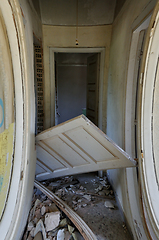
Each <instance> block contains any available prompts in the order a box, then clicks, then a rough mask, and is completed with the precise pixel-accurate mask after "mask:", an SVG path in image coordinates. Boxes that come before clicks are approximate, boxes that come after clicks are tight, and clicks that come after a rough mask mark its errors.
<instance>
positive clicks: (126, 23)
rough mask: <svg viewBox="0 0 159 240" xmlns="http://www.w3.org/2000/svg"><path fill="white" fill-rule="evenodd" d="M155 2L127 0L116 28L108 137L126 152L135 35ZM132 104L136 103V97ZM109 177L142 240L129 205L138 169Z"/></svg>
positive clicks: (109, 78)
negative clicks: (130, 74) (127, 108)
mask: <svg viewBox="0 0 159 240" xmlns="http://www.w3.org/2000/svg"><path fill="white" fill-rule="evenodd" d="M155 3H156V1H155V0H154V1H153V0H152V1H149V0H141V1H138V0H133V1H130V0H127V1H126V2H125V3H124V5H123V8H122V9H121V11H120V13H119V14H118V16H117V18H116V19H115V21H114V23H113V26H112V40H111V48H110V65H109V76H108V100H107V135H108V136H109V137H110V138H111V139H113V140H114V141H115V142H116V143H117V144H118V145H119V146H120V147H122V148H123V149H126V145H129V144H131V138H132V137H133V136H131V137H130V139H128V141H127V142H125V114H126V112H125V107H126V87H127V70H128V63H129V53H130V45H131V39H132V33H133V30H135V28H137V27H138V26H139V25H140V24H141V23H142V21H143V20H144V19H145V18H146V17H147V16H148V15H149V14H150V13H151V11H152V10H153V8H154V6H155ZM132 101H135V97H134V99H133V100H132ZM132 157H135V156H132ZM128 171H131V173H130V172H129V174H128ZM108 174H109V179H110V181H111V183H112V185H113V187H114V190H115V192H116V195H117V197H118V200H119V203H120V205H121V207H122V210H123V212H124V214H125V216H126V218H127V221H128V223H129V225H130V226H131V230H132V232H133V234H134V236H135V239H138V237H136V234H135V230H134V221H135V220H134V219H133V218H132V212H131V210H132V209H131V210H130V205H129V204H130V200H131V199H129V192H130V191H132V189H130V188H129V187H130V186H128V182H130V181H129V176H130V175H131V174H132V175H133V176H136V177H135V178H136V179H137V173H136V171H135V170H125V169H120V170H110V171H108ZM135 178H134V179H135ZM134 184H136V185H135V188H136V192H138V185H137V182H136V183H134ZM138 195H139V194H138V193H137V196H138Z"/></svg>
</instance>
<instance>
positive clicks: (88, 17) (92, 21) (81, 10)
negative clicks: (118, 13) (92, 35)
mask: <svg viewBox="0 0 159 240" xmlns="http://www.w3.org/2000/svg"><path fill="white" fill-rule="evenodd" d="M76 3H77V1H76V0H58V1H57V0H40V7H41V16H42V24H47V25H57V26H58V25H66V26H67V25H73V26H75V25H76V12H77V11H76ZM115 4H116V0H80V1H78V24H79V25H104V24H112V22H113V19H114V11H115Z"/></svg>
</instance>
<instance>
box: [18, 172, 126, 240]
mask: <svg viewBox="0 0 159 240" xmlns="http://www.w3.org/2000/svg"><path fill="white" fill-rule="evenodd" d="M42 185H43V186H45V188H47V189H48V190H50V191H51V192H53V194H54V195H56V196H57V197H58V198H60V199H61V201H63V202H64V203H65V204H66V205H67V206H69V208H70V209H71V211H72V210H73V211H74V212H76V213H75V214H77V215H78V216H79V217H80V218H81V219H82V220H83V221H84V222H85V224H86V225H87V226H88V227H89V228H90V229H91V231H92V232H93V233H94V234H95V236H96V238H97V239H98V240H105V239H107V240H112V239H116V238H114V234H116V236H117V237H118V239H122V240H126V239H131V236H130V234H129V232H128V231H127V229H126V227H125V225H124V223H123V220H122V219H121V215H120V211H119V209H118V207H117V204H116V201H115V197H114V192H113V190H112V188H111V185H110V184H109V182H108V180H107V177H106V176H104V177H103V178H100V177H98V176H97V175H96V174H95V173H89V174H81V175H75V176H66V177H63V178H58V179H52V180H46V181H43V182H42ZM45 193H46V192H45ZM46 195H47V194H46ZM46 195H44V194H43V193H42V192H41V191H40V190H38V189H36V188H35V189H34V195H33V202H32V209H31V211H30V214H29V217H28V223H27V227H26V231H25V233H24V236H23V238H22V240H83V239H84V238H83V236H82V235H83V234H82V232H81V233H80V232H79V231H78V229H77V228H76V226H75V225H76V224H75V222H74V221H73V220H72V218H70V219H71V221H70V219H69V218H68V217H70V216H69V215H68V216H66V215H65V214H67V211H65V210H64V209H65V207H64V205H63V208H64V209H63V211H64V212H65V213H64V212H63V211H62V208H61V207H60V206H59V205H58V204H57V202H56V201H54V202H55V203H56V204H57V205H55V203H54V202H53V201H51V200H50V199H48V198H47V196H46ZM56 196H55V197H56ZM48 197H49V195H48ZM51 199H52V198H51ZM52 200H55V198H54V199H52ZM58 206H59V207H60V209H59V208H58ZM73 223H74V224H75V225H74V224H73ZM123 226H124V227H123ZM39 234H41V235H40V236H39ZM81 234H82V235H81ZM40 237H41V238H40Z"/></svg>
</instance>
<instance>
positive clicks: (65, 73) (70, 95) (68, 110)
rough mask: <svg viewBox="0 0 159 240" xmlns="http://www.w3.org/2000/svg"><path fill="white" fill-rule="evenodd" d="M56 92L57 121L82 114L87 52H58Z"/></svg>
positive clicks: (84, 105)
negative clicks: (58, 114)
mask: <svg viewBox="0 0 159 240" xmlns="http://www.w3.org/2000/svg"><path fill="white" fill-rule="evenodd" d="M55 55H56V57H55V59H56V63H57V78H56V80H57V93H58V101H57V104H58V109H57V112H58V113H60V116H59V117H58V123H62V122H64V121H67V120H69V119H71V118H74V117H76V116H78V115H81V114H82V108H86V86H87V85H86V83H87V65H86V64H87V57H88V56H89V54H80V53H58V54H55Z"/></svg>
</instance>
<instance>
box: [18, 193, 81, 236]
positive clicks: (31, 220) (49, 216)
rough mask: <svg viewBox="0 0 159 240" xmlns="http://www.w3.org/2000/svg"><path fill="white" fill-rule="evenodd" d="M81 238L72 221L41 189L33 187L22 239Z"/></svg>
mask: <svg viewBox="0 0 159 240" xmlns="http://www.w3.org/2000/svg"><path fill="white" fill-rule="evenodd" d="M36 239H37V240H42V239H43V240H77V239H80V240H83V237H82V236H81V234H80V233H79V232H78V230H77V229H76V227H75V226H74V225H73V223H72V222H71V221H70V220H69V219H68V218H67V216H66V215H65V214H64V213H63V212H62V211H61V210H59V209H58V208H57V206H56V205H55V203H53V202H52V201H51V200H50V199H48V198H47V197H46V196H45V195H44V194H43V193H42V192H41V191H39V190H38V189H36V188H35V189H34V197H33V202H32V208H31V210H30V213H29V217H28V223H27V227H26V231H25V233H24V236H23V238H22V240H36Z"/></svg>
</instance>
